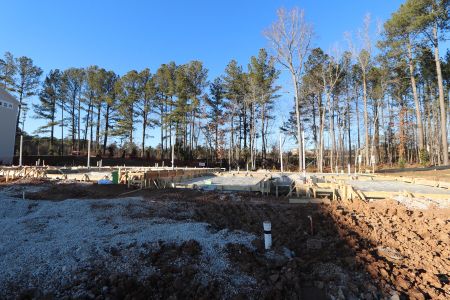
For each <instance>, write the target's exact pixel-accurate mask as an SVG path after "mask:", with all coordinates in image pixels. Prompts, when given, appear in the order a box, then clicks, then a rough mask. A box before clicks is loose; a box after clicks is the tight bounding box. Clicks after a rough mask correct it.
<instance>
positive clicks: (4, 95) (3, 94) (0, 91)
mask: <svg viewBox="0 0 450 300" xmlns="http://www.w3.org/2000/svg"><path fill="white" fill-rule="evenodd" d="M0 98H2V99H5V100H7V101H10V102H14V103H15V104H16V105H19V104H20V103H19V101H18V100H17V99H16V97H14V96H13V95H11V94H10V93H9V92H8V91H6V90H5V89H3V88H1V87H0Z"/></svg>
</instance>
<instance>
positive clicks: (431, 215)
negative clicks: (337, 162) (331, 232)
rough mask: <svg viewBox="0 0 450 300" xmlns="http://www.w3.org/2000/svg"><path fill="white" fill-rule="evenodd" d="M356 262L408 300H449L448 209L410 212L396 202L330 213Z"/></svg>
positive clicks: (339, 207) (335, 208) (335, 207)
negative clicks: (353, 252)
mask: <svg viewBox="0 0 450 300" xmlns="http://www.w3.org/2000/svg"><path fill="white" fill-rule="evenodd" d="M329 211H330V212H331V213H332V215H333V218H334V220H335V223H336V224H339V232H340V235H341V236H342V237H343V238H344V239H345V240H346V241H347V243H348V244H349V245H350V246H351V247H352V248H353V249H354V250H356V252H357V255H356V260H357V262H358V263H360V264H363V265H365V266H366V269H367V270H368V271H369V273H370V274H371V276H372V278H373V279H374V280H376V281H377V282H378V283H379V284H380V285H381V286H382V287H384V288H390V287H392V288H394V289H396V290H397V291H399V292H401V293H402V295H404V296H408V297H409V298H410V299H448V298H449V297H450V285H449V279H450V219H449V217H450V209H439V210H408V209H406V208H405V207H404V206H403V205H400V204H398V203H397V202H395V201H392V200H385V201H377V202H374V203H370V204H366V203H363V202H359V201H357V202H354V203H347V204H346V205H338V204H334V205H332V206H331V207H330V208H329Z"/></svg>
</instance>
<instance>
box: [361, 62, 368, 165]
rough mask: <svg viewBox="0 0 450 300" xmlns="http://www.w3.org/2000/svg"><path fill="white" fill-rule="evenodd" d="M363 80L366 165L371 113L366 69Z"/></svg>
mask: <svg viewBox="0 0 450 300" xmlns="http://www.w3.org/2000/svg"><path fill="white" fill-rule="evenodd" d="M362 81H363V101H364V129H365V149H364V153H365V156H366V166H367V165H368V163H369V115H368V111H367V84H366V71H365V70H364V69H363V72H362Z"/></svg>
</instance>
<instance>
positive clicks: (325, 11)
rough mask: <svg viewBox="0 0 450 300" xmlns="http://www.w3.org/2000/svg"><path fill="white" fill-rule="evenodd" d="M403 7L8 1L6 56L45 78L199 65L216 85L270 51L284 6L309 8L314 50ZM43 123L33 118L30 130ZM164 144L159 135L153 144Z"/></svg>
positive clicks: (356, 1) (365, 0)
mask: <svg viewBox="0 0 450 300" xmlns="http://www.w3.org/2000/svg"><path fill="white" fill-rule="evenodd" d="M402 2H403V1H400V0H340V1H337V0H335V1H331V0H328V1H327V0H314V1H313V0H310V1H269V0H259V1H257V0H252V1H246V0H240V1H234V0H228V1H225V0H223V1H212V0H211V1H206V0H204V1H174V0H172V1H169V0H166V1H143V0H141V1H137V0H128V1H114V0H110V1H106V0H105V1H93V0H90V1H88V0H82V1H76V0H72V1H62V0H60V1H56V0H54V1H50V0H40V1H32V0H29V1H21V0H2V1H0V10H1V11H2V13H1V17H0V41H1V42H0V53H1V55H3V53H4V52H5V51H10V52H12V53H13V54H14V55H15V56H22V55H25V56H28V57H31V58H32V59H33V60H34V62H35V63H36V65H38V66H40V67H41V68H43V69H44V72H45V73H47V72H48V71H49V70H50V69H55V68H59V69H65V68H68V67H87V66H89V65H94V64H96V65H98V66H100V67H103V68H106V69H111V70H114V71H115V72H116V73H118V74H121V75H122V74H124V73H126V72H127V71H129V70H132V69H137V70H141V69H143V68H146V67H149V68H150V69H151V70H152V71H155V70H156V69H157V68H158V66H159V65H160V64H162V63H167V62H169V61H172V60H173V61H175V62H176V63H177V64H182V63H185V62H188V61H190V60H194V59H196V60H201V61H203V62H204V65H205V66H206V67H207V68H208V69H209V78H210V80H212V79H213V78H214V77H216V76H219V75H221V74H222V72H223V70H224V68H225V66H226V64H227V63H228V62H229V61H230V60H231V59H236V60H237V61H238V62H239V63H241V64H243V65H244V66H246V65H247V63H248V61H249V58H250V56H252V55H256V54H257V53H258V50H259V49H260V48H262V47H266V46H268V44H267V41H266V40H265V38H264V37H263V35H262V31H263V30H264V29H265V28H267V27H268V26H269V25H270V24H271V23H272V22H273V21H274V20H275V18H276V15H275V12H276V9H277V8H278V7H281V6H284V7H286V8H291V7H294V6H298V7H300V8H303V9H304V10H305V13H306V17H307V19H308V20H309V22H311V23H312V24H313V25H314V29H315V32H316V37H315V39H314V46H320V47H322V48H323V49H325V50H326V49H328V48H330V47H331V46H332V45H333V44H334V43H336V42H341V43H342V47H343V48H345V46H346V43H345V42H344V41H343V33H344V32H346V31H355V30H356V29H357V28H358V27H361V26H362V20H363V17H364V15H365V14H366V13H369V12H370V13H371V14H372V17H373V20H374V21H373V23H372V25H373V28H375V20H376V19H377V18H378V19H381V20H386V19H387V18H389V16H390V14H391V13H392V12H394V11H395V10H396V9H397V8H398V7H399V6H400V4H401V3H402ZM284 78H285V77H284V76H282V77H281V79H280V84H281V85H282V86H283V90H285V91H288V90H290V89H291V86H290V82H289V81H288V80H286V79H284ZM32 101H36V99H33V100H32ZM278 101H279V102H280V103H279V105H278V106H277V107H278V109H279V113H280V114H281V115H287V111H288V110H289V109H290V108H291V107H292V99H291V97H290V96H289V95H288V94H284V95H283V96H282V97H281V98H280V99H279V100H278ZM29 114H32V113H29ZM40 124H41V122H40V121H39V120H34V119H32V118H30V116H29V117H28V118H27V121H26V125H25V130H26V131H28V132H32V131H33V130H34V129H35V128H37V127H38V126H39V125H40ZM155 135H157V132H156V133H155ZM158 140H159V139H158V138H157V136H155V138H154V139H149V140H148V142H149V144H152V145H155V144H156V143H157V141H158Z"/></svg>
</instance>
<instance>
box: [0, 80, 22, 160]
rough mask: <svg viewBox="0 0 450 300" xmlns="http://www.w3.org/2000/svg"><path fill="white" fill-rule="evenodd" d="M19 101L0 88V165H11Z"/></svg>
mask: <svg viewBox="0 0 450 300" xmlns="http://www.w3.org/2000/svg"><path fill="white" fill-rule="evenodd" d="M18 113H19V101H17V100H16V98H14V97H13V96H12V95H11V94H10V93H8V92H7V91H5V90H4V89H2V88H0V165H8V164H11V163H12V160H13V156H14V142H15V138H16V123H17V114H18Z"/></svg>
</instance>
